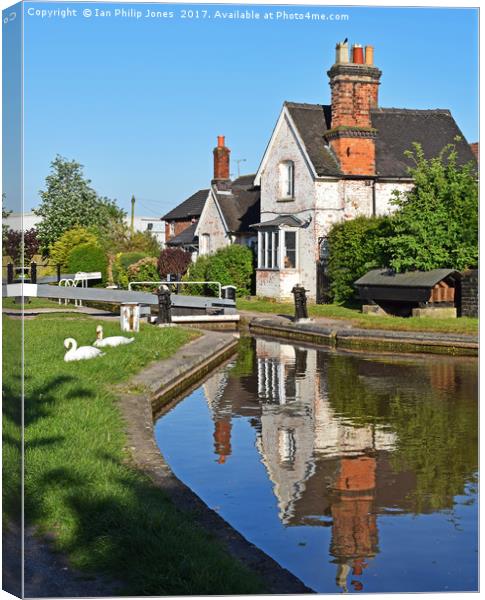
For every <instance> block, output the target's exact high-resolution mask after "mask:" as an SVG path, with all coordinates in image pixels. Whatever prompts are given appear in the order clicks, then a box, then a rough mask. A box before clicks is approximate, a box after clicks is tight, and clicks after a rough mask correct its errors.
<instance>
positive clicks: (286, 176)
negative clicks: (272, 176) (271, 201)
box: [280, 160, 295, 200]
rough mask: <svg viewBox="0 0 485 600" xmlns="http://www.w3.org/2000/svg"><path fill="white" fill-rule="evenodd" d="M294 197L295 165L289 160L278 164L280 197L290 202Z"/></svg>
mask: <svg viewBox="0 0 485 600" xmlns="http://www.w3.org/2000/svg"><path fill="white" fill-rule="evenodd" d="M294 196H295V164H294V162H293V161H291V160H285V161H284V162H282V163H280V197H281V199H282V200H290V199H293V198H294Z"/></svg>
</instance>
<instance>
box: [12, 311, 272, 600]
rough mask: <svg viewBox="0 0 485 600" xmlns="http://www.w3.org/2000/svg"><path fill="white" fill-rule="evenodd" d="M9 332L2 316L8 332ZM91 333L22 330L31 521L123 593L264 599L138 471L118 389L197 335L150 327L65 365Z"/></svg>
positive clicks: (111, 330)
mask: <svg viewBox="0 0 485 600" xmlns="http://www.w3.org/2000/svg"><path fill="white" fill-rule="evenodd" d="M12 326H13V325H12V320H11V319H8V318H6V317H5V318H4V335H9V330H10V329H11V328H12ZM95 327H96V320H94V319H92V318H88V317H85V316H83V315H79V314H72V315H71V314H69V315H63V316H56V315H45V316H41V317H37V318H35V319H31V320H28V321H26V322H25V355H26V361H25V510H26V519H27V522H30V523H33V524H36V525H38V526H39V528H40V530H41V531H43V532H52V533H54V534H55V540H56V541H55V544H56V548H57V549H58V550H60V551H62V552H65V553H66V554H67V555H68V556H69V558H70V560H71V562H72V564H73V566H75V567H77V568H81V569H83V570H85V571H86V572H88V573H89V572H94V573H102V574H105V575H108V576H110V577H113V578H114V579H115V580H118V581H120V582H122V584H123V589H122V590H120V593H123V594H129V595H135V596H142V595H158V596H162V595H174V594H183V595H193V594H202V595H204V594H249V593H256V592H261V591H262V586H261V584H260V582H259V580H258V579H257V578H256V577H255V576H254V575H253V574H252V573H250V572H248V570H247V569H246V568H244V567H243V566H242V565H241V564H240V563H238V562H237V561H235V560H234V559H232V558H231V557H230V556H229V555H227V553H226V552H225V551H224V550H223V548H222V546H221V545H220V544H219V543H218V542H217V541H216V540H214V539H212V538H211V536H210V535H209V534H207V533H206V532H204V531H203V530H202V529H201V528H199V527H198V526H197V525H196V524H195V522H194V521H193V519H192V518H191V516H190V515H187V514H183V513H181V512H179V511H178V510H177V508H176V507H175V506H174V505H173V504H172V502H171V501H170V500H168V498H167V497H166V496H165V494H164V493H163V492H162V491H161V490H159V489H158V488H156V487H155V486H154V485H153V484H152V483H151V481H150V480H149V479H148V478H147V477H146V476H144V475H142V474H141V473H140V472H138V471H137V470H136V469H135V468H134V467H133V466H132V463H131V461H130V451H129V449H128V448H126V439H125V435H124V426H123V421H122V418H121V415H120V411H119V409H118V407H117V401H116V397H115V396H114V394H113V393H112V392H111V390H110V387H111V386H112V385H113V384H118V383H120V382H121V381H123V380H126V379H128V378H129V376H130V375H132V374H134V373H136V372H137V371H139V370H140V369H141V368H142V367H144V366H145V365H147V364H148V363H150V362H152V361H154V360H162V359H164V358H166V357H168V356H170V355H172V354H173V353H175V352H176V351H177V349H179V348H180V347H181V346H182V345H183V344H185V343H186V342H188V341H189V340H190V339H191V338H192V337H193V336H195V335H197V334H196V333H195V332H193V331H188V330H183V329H180V328H173V329H172V328H170V329H159V328H154V327H149V326H142V329H141V331H140V333H139V334H137V335H136V341H135V342H134V343H133V344H130V345H127V346H120V347H117V348H108V349H107V350H106V355H105V356H103V357H101V358H97V359H94V360H91V361H81V362H74V363H65V362H64V361H63V356H64V352H65V349H64V347H63V340H64V338H66V337H74V338H75V339H76V340H77V341H78V344H79V345H83V344H91V343H92V342H93V341H94V338H95ZM103 327H104V330H105V336H108V335H113V334H119V326H118V325H117V324H116V323H103ZM14 384H15V373H12V372H8V371H7V373H5V376H4V392H6V396H8V393H9V390H10V389H11V388H13V386H14ZM5 402H8V400H5V399H4V404H5ZM7 507H8V504H7Z"/></svg>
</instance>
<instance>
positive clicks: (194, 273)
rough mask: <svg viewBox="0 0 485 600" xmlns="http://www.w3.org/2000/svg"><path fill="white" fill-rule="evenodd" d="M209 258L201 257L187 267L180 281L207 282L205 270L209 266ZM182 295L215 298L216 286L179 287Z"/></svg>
mask: <svg viewBox="0 0 485 600" xmlns="http://www.w3.org/2000/svg"><path fill="white" fill-rule="evenodd" d="M209 260H210V256H207V255H203V256H199V258H198V259H197V260H196V261H195V263H192V264H191V265H190V266H189V269H188V271H187V273H185V275H184V276H183V277H182V281H207V279H208V278H207V268H208V266H209ZM180 289H181V292H182V294H187V295H191V296H215V295H216V293H217V290H216V286H210V285H184V286H181V288H180Z"/></svg>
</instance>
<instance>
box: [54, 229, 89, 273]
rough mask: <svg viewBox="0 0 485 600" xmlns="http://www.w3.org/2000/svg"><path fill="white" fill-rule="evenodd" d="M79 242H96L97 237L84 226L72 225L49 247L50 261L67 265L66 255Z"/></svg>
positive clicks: (63, 265) (62, 265)
mask: <svg viewBox="0 0 485 600" xmlns="http://www.w3.org/2000/svg"><path fill="white" fill-rule="evenodd" d="M80 244H97V245H99V244H98V238H97V237H96V235H95V234H94V233H93V232H92V231H89V230H88V229H86V228H85V227H73V228H72V229H68V230H67V231H65V232H64V233H63V234H62V235H61V236H60V238H59V239H58V240H57V241H56V242H55V244H53V245H52V246H51V247H50V249H49V255H50V260H51V263H52V264H54V265H60V266H61V267H65V266H67V257H68V255H69V253H70V252H71V250H72V249H73V248H75V247H76V246H79V245H80Z"/></svg>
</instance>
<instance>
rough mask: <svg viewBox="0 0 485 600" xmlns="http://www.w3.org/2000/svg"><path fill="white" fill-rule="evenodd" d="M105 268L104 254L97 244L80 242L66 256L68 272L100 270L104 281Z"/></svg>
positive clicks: (106, 261)
mask: <svg viewBox="0 0 485 600" xmlns="http://www.w3.org/2000/svg"><path fill="white" fill-rule="evenodd" d="M107 268H108V259H107V257H106V254H105V253H104V251H103V249H102V248H101V247H100V246H98V245H97V244H91V243H87V244H80V245H79V246H76V247H75V248H73V249H72V250H71V251H70V252H69V254H68V256H67V269H68V271H69V272H70V273H76V272H77V271H88V272H89V271H101V276H102V278H103V281H106V272H107Z"/></svg>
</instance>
